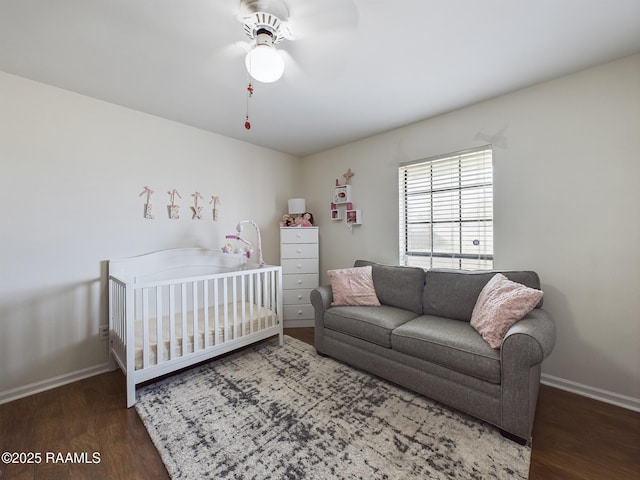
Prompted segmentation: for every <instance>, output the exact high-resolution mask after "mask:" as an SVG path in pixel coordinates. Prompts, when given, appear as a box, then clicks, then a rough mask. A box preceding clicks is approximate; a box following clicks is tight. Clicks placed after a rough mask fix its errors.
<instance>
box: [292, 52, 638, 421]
mask: <svg viewBox="0 0 640 480" xmlns="http://www.w3.org/2000/svg"><path fill="white" fill-rule="evenodd" d="M421 94H422V95H429V94H433V95H437V92H421ZM499 132H502V133H501V134H500V135H499V136H498V137H497V138H494V139H491V138H490V137H491V136H492V135H496V134H499ZM487 143H492V144H494V177H495V186H494V196H495V233H494V236H495V238H494V240H495V267H496V268H514V269H533V270H536V271H537V272H538V273H539V274H540V276H541V279H542V282H543V289H544V292H545V297H544V298H545V300H544V301H545V307H546V308H547V309H548V310H549V311H550V312H551V313H552V314H553V315H554V317H555V319H556V323H557V328H558V335H557V345H556V348H555V351H554V352H553V354H552V355H551V356H550V357H549V358H548V359H547V361H546V362H545V363H544V365H543V373H544V378H545V381H546V382H547V383H552V384H555V385H557V386H561V387H563V388H567V389H572V390H575V391H578V392H580V393H583V394H587V395H597V396H599V398H602V399H605V400H608V401H611V402H613V403H620V404H624V405H626V406H631V407H632V408H640V373H639V372H640V348H639V339H640V294H639V292H640V217H639V215H638V208H639V205H640V188H639V187H638V182H639V181H640V154H639V152H640V55H635V56H632V57H628V58H625V59H622V60H619V61H616V62H613V63H610V64H607V65H602V66H599V67H596V68H592V69H589V70H586V71H583V72H579V73H577V74H574V75H570V76H567V77H563V78H560V79H557V80H554V81H550V82H546V83H543V84H540V85H537V86H534V87H531V88H527V89H524V90H521V91H518V92H515V93H513V94H510V95H505V96H502V97H499V98H496V99H493V100H490V101H486V102H483V103H480V104H477V105H474V106H471V107H468V108H465V109H462V110H459V111H455V112H452V113H449V114H446V115H442V116H439V117H436V118H432V119H429V120H425V121H423V122H420V123H417V124H414V125H410V126H407V127H404V128H401V129H398V130H394V131H390V132H387V133H384V134H382V135H378V136H375V137H372V138H369V139H366V140H362V141H360V142H356V143H352V144H349V145H345V146H343V147H340V148H335V149H332V150H330V151H327V152H323V153H320V154H317V155H313V156H310V157H307V158H305V159H303V172H302V175H303V176H304V178H306V179H307V181H306V183H305V190H304V191H305V192H307V193H305V195H306V199H307V205H308V207H307V208H309V209H310V210H311V211H312V212H313V213H314V215H315V218H316V220H317V223H318V224H319V225H320V227H321V228H320V255H321V259H320V261H321V271H326V270H327V269H330V268H336V267H344V266H348V265H351V264H352V263H353V261H354V260H355V259H357V258H366V259H371V260H377V261H380V262H387V263H397V261H398V225H397V224H398V198H397V197H398V194H397V167H398V164H399V163H400V162H405V161H409V160H414V159H419V158H424V157H429V156H435V155H440V154H444V153H449V152H453V151H457V150H462V149H466V148H470V147H474V146H479V145H484V144H487ZM347 168H351V169H352V170H353V172H355V176H354V177H353V179H352V182H351V183H352V189H353V196H354V206H355V207H356V208H361V209H362V212H363V220H364V224H363V225H362V226H359V227H354V228H353V230H349V229H348V228H347V227H346V226H345V223H344V222H339V223H336V222H332V221H331V220H330V219H329V213H328V210H329V204H330V201H331V194H332V187H333V185H334V182H335V179H336V178H340V179H342V174H343V173H344V172H345V171H346V170H347ZM323 281H324V282H326V281H327V277H326V275H324V277H323Z"/></svg>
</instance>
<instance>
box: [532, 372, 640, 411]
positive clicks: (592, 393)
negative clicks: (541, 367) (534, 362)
mask: <svg viewBox="0 0 640 480" xmlns="http://www.w3.org/2000/svg"><path fill="white" fill-rule="evenodd" d="M540 383H543V384H544V385H548V386H549V387H554V388H559V389H560V390H565V391H567V392H571V393H575V394H577V395H582V396H583V397H588V398H593V399H594V400H599V401H601V402H605V403H609V404H611V405H616V406H618V407H622V408H626V409H628V410H633V411H634V412H640V398H635V397H629V396H626V395H620V394H619V393H614V392H609V391H608V390H603V389H601V388H596V387H590V386H589V385H583V384H581V383H578V382H573V381H571V380H565V379H564V378H559V377H554V376H553V375H547V374H546V373H543V374H542V375H541V380H540Z"/></svg>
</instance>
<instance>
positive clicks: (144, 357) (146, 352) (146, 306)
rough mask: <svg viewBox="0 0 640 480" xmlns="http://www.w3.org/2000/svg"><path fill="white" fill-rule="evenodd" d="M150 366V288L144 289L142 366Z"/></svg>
mask: <svg viewBox="0 0 640 480" xmlns="http://www.w3.org/2000/svg"><path fill="white" fill-rule="evenodd" d="M148 366H149V289H148V288H143V289H142V367H143V368H145V367H148Z"/></svg>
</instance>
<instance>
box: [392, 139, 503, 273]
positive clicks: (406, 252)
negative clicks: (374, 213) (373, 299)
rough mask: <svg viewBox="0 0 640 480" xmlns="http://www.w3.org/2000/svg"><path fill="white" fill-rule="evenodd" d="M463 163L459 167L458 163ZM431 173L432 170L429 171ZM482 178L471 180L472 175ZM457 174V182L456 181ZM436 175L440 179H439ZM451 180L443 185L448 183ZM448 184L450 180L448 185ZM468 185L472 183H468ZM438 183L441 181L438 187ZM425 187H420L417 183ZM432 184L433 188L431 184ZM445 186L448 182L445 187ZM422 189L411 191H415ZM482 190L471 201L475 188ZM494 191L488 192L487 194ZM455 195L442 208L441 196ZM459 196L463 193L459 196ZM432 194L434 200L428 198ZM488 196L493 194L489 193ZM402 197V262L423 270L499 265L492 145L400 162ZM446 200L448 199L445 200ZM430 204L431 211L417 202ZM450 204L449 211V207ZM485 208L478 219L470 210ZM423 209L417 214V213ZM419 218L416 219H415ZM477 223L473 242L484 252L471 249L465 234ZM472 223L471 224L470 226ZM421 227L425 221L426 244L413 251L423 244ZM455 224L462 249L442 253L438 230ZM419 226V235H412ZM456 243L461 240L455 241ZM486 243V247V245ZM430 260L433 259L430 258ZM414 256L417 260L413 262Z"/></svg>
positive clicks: (400, 241) (400, 240) (400, 245)
mask: <svg viewBox="0 0 640 480" xmlns="http://www.w3.org/2000/svg"><path fill="white" fill-rule="evenodd" d="M455 165H457V167H455ZM456 168H457V174H458V178H457V183H455V170H456ZM434 169H444V170H443V171H444V172H445V173H437V174H436V173H434ZM425 172H428V173H425ZM476 175H477V178H478V180H477V181H474V182H469V181H468V179H469V178H474V179H475V178H476V177H475V176H476ZM409 176H411V178H408V177H409ZM452 178H453V179H454V180H452ZM434 179H435V181H434ZM443 180H444V181H445V183H439V182H443ZM447 182H448V183H449V184H448V185H447ZM465 183H466V184H465ZM434 184H436V185H438V184H439V185H440V186H439V187H438V186H435V187H434ZM416 185H420V188H418V187H416ZM427 185H428V186H427ZM443 185H444V186H443ZM412 188H413V189H416V190H415V191H413V192H411V191H408V190H409V189H412ZM474 190H475V191H481V192H482V195H481V196H482V198H481V199H478V198H472V199H471V200H469V199H467V200H465V199H464V197H465V194H466V196H467V198H468V197H469V195H472V192H473V191H474ZM487 192H488V193H487ZM447 193H448V194H453V195H451V198H454V197H456V196H457V199H456V200H450V201H449V202H448V203H447V202H446V201H445V202H444V203H439V204H438V205H439V206H438V208H437V209H434V204H437V202H438V200H436V197H446V196H447ZM456 194H457V195H456ZM425 195H426V196H428V198H424V197H425ZM487 195H488V197H487ZM398 197H399V241H398V246H399V263H400V264H401V265H407V266H420V267H423V268H427V269H429V268H455V269H467V268H468V267H469V266H473V267H474V268H473V269H477V270H491V269H492V268H493V260H494V250H493V223H494V218H493V148H492V146H491V145H484V146H481V147H477V148H471V149H467V150H462V151H458V152H453V153H449V154H445V155H439V156H436V157H429V158H424V159H419V160H414V161H411V162H406V163H401V164H399V166H398ZM440 200H442V199H441V198H440ZM412 203H413V204H417V205H428V206H429V207H428V210H429V211H427V210H425V209H420V208H418V207H417V206H415V207H414V208H413V209H412V207H411V205H412ZM443 205H446V206H447V207H448V209H449V210H446V208H444V207H443ZM456 205H457V208H458V209H459V211H458V215H457V218H455V215H452V216H450V217H448V218H447V219H445V220H442V219H440V220H438V216H442V215H443V212H445V211H446V212H447V213H449V212H451V211H453V210H455V206H456ZM474 209H475V210H477V211H480V210H482V216H480V217H478V216H476V217H473V215H469V213H467V212H468V211H473V210H474ZM416 212H417V213H416ZM418 214H420V215H422V216H423V217H425V219H423V220H421V221H416V220H415V218H416V217H417V216H418ZM412 216H413V217H414V220H411V217H412ZM471 223H474V224H476V225H477V227H476V229H477V231H478V237H479V239H478V243H477V245H476V243H475V240H474V241H473V245H474V247H476V246H478V247H479V248H478V253H467V252H466V251H465V250H468V249H469V248H470V247H469V245H468V243H467V244H465V241H467V242H468V240H465V238H463V237H464V233H463V232H465V231H467V230H468V227H469V226H470V224H471ZM465 224H467V228H465ZM419 225H425V227H426V229H427V230H426V238H427V239H428V240H427V241H426V242H425V245H426V246H425V248H420V249H415V248H414V249H410V248H409V247H410V246H411V245H412V244H416V243H419V234H418V233H416V232H417V231H418V230H419V229H416V228H415V227H417V226H418V227H419ZM438 225H440V226H445V227H446V225H449V226H450V228H451V230H450V231H451V232H454V233H455V228H457V232H458V235H459V238H458V243H457V251H454V250H456V249H455V248H451V249H449V250H447V249H445V250H443V251H440V250H439V249H438V248H437V247H436V245H435V244H436V241H435V236H436V234H435V231H436V229H437V228H438V227H437V226H438ZM411 230H414V233H413V234H412V233H411ZM454 245H455V244H454ZM480 245H481V247H480ZM426 259H428V260H426ZM412 260H414V261H412Z"/></svg>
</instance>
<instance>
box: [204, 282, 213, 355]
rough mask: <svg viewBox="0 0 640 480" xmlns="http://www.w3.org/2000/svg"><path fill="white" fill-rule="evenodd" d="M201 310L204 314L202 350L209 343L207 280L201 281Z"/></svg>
mask: <svg viewBox="0 0 640 480" xmlns="http://www.w3.org/2000/svg"><path fill="white" fill-rule="evenodd" d="M202 309H203V314H204V331H203V335H204V348H207V347H208V346H209V345H210V344H211V342H209V280H203V281H202Z"/></svg>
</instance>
